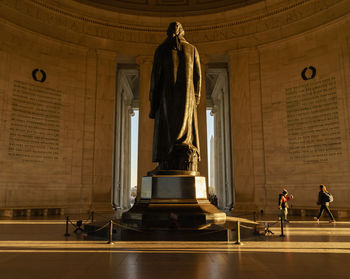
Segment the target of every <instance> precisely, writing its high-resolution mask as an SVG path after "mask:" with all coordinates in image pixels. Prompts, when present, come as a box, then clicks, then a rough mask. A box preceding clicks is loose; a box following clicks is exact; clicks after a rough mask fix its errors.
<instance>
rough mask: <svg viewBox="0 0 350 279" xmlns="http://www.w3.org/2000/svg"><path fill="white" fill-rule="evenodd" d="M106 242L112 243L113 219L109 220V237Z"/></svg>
mask: <svg viewBox="0 0 350 279" xmlns="http://www.w3.org/2000/svg"><path fill="white" fill-rule="evenodd" d="M108 244H113V221H112V220H109V238H108Z"/></svg>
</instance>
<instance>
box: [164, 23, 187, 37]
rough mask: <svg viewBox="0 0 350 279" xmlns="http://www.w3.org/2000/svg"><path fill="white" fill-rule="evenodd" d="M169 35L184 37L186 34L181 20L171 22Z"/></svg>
mask: <svg viewBox="0 0 350 279" xmlns="http://www.w3.org/2000/svg"><path fill="white" fill-rule="evenodd" d="M167 35H168V37H174V36H178V37H182V36H184V35H185V31H184V29H183V27H182V25H181V23H180V22H178V21H175V22H172V23H170V24H169V27H168V31H167Z"/></svg>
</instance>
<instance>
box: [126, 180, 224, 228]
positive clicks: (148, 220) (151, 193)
mask: <svg viewBox="0 0 350 279" xmlns="http://www.w3.org/2000/svg"><path fill="white" fill-rule="evenodd" d="M225 220H226V214H225V213H223V212H221V211H220V210H218V209H217V208H216V207H215V206H213V205H212V204H210V203H209V201H208V195H207V187H206V181H205V177H203V176H190V175H168V176H166V175H155V176H145V177H143V178H142V187H141V197H140V200H139V201H138V202H137V203H136V204H135V205H134V206H133V208H131V209H130V210H129V211H128V212H126V213H124V214H123V221H124V222H126V223H128V224H129V225H134V226H136V227H143V228H148V229H149V228H152V229H159V228H160V229H183V228H186V229H188V228H191V229H200V228H203V227H205V226H206V225H208V224H221V223H224V222H225Z"/></svg>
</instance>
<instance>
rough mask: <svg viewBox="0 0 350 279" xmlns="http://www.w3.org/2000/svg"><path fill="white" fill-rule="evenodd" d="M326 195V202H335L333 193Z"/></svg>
mask: <svg viewBox="0 0 350 279" xmlns="http://www.w3.org/2000/svg"><path fill="white" fill-rule="evenodd" d="M324 194H325V202H333V200H334V198H333V195H332V194H331V193H328V192H327V193H324Z"/></svg>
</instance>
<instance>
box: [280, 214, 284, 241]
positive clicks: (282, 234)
mask: <svg viewBox="0 0 350 279" xmlns="http://www.w3.org/2000/svg"><path fill="white" fill-rule="evenodd" d="M280 236H281V237H284V233H283V218H282V217H281V235H280Z"/></svg>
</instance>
